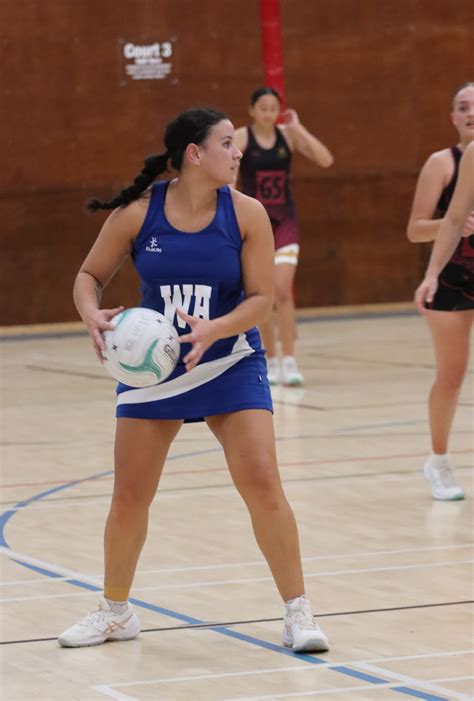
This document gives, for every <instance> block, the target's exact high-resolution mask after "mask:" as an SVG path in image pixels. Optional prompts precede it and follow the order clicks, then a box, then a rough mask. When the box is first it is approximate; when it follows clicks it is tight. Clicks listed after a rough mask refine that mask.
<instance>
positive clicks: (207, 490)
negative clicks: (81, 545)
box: [0, 449, 472, 511]
mask: <svg viewBox="0 0 474 701" xmlns="http://www.w3.org/2000/svg"><path fill="white" fill-rule="evenodd" d="M469 452H470V449H469ZM218 469H219V470H220V468H218ZM457 470H458V471H459V470H472V467H471V466H470V465H458V466H457ZM210 471H213V470H210ZM108 472H110V471H107V472H104V473H103V475H107V474H108ZM202 472H203V473H204V472H206V471H205V470H203V471H202ZM389 475H392V476H395V477H401V476H404V475H405V476H406V475H408V476H410V475H411V476H416V475H419V470H386V471H384V472H354V473H348V474H336V475H322V476H318V477H295V478H292V477H286V478H283V480H282V481H283V484H285V485H295V484H302V483H308V482H327V481H333V480H342V479H365V478H376V479H381V478H382V477H387V476H389ZM165 476H166V475H165ZM90 479H91V478H90V477H85V478H83V479H79V480H73V481H72V482H75V483H76V482H87V481H88V480H90ZM102 479H103V477H102ZM72 482H70V483H69V484H72ZM222 489H227V490H230V491H231V492H233V493H234V492H235V486H234V485H233V484H232V482H230V481H229V482H226V483H225V484H206V485H202V486H201V485H194V486H192V487H171V488H166V487H164V488H163V487H162V488H160V489H159V490H158V492H157V498H161V499H167V498H175V497H177V496H178V495H179V496H183V495H186V494H190V495H191V496H193V494H192V493H193V492H199V493H200V495H202V494H208V495H212V494H214V490H222ZM50 491H51V492H54V491H57V490H53V489H52V490H50ZM111 495H112V493H111V492H107V493H105V494H96V495H94V498H91V497H88V496H84V495H76V496H72V497H71V496H69V497H52V498H48V499H46V500H45V501H44V502H40V503H39V504H35V503H32V504H30V505H29V506H30V509H34V510H35V509H40V510H41V509H49V508H58V509H61V508H68V507H69V506H70V505H73V506H84V505H87V506H89V505H97V504H99V505H103V504H102V502H101V501H97V499H110V497H111ZM79 500H80V503H79ZM66 501H67V503H65V502H66ZM15 503H16V502H15V501H14V500H5V501H0V505H4V506H8V505H10V504H15ZM22 508H23V505H21V506H18V505H16V506H11V507H10V511H21V509H22Z"/></svg>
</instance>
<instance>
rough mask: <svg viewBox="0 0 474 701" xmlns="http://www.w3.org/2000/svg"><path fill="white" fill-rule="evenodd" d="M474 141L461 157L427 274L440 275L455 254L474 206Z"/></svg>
mask: <svg viewBox="0 0 474 701" xmlns="http://www.w3.org/2000/svg"><path fill="white" fill-rule="evenodd" d="M473 183H474V143H472V144H470V145H469V146H468V148H467V149H466V151H465V153H464V156H463V157H462V159H461V163H460V166H459V176H458V181H457V184H456V189H455V190H454V194H453V198H452V200H451V204H450V205H449V209H448V211H447V212H446V216H445V217H444V219H443V220H442V222H441V225H440V227H439V231H438V236H437V237H436V241H435V244H434V246H433V250H432V252H431V257H430V262H429V264H428V268H427V271H426V276H427V277H428V276H430V275H433V276H434V275H436V277H437V276H438V275H439V273H440V272H441V270H442V269H443V268H444V266H445V265H446V263H447V262H448V261H449V259H450V258H451V256H452V255H453V253H454V251H455V249H456V246H457V245H458V243H459V241H460V239H461V236H462V234H463V227H464V224H465V222H466V220H467V219H468V217H469V215H470V212H471V209H472V207H474V185H473Z"/></svg>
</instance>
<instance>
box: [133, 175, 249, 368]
mask: <svg viewBox="0 0 474 701" xmlns="http://www.w3.org/2000/svg"><path fill="white" fill-rule="evenodd" d="M169 183H170V181H160V182H157V183H155V184H154V185H153V187H152V192H151V198H150V203H149V206H148V211H147V214H146V217H145V221H144V222H143V225H142V227H141V229H140V232H139V233H138V235H137V237H136V239H135V241H134V243H133V250H132V260H133V262H134V265H135V267H136V269H137V272H138V274H139V276H140V280H141V293H142V299H141V302H140V306H142V307H147V308H149V309H155V310H156V311H158V312H161V313H162V314H164V315H165V316H166V317H167V318H168V319H169V320H170V321H171V322H172V324H173V325H174V326H175V328H176V330H177V331H178V334H179V335H183V334H186V333H189V331H190V329H189V326H188V325H187V324H186V322H184V321H183V320H182V319H180V318H179V317H178V316H177V314H176V308H177V307H180V308H181V309H184V311H185V312H187V313H188V314H191V315H192V316H198V317H201V318H203V319H215V318H217V317H220V316H223V315H224V314H228V313H229V312H231V311H232V310H233V309H235V307H236V306H237V305H238V304H240V302H242V301H243V299H244V298H245V295H244V290H243V284H242V269H241V263H240V252H241V249H242V237H241V234H240V230H239V226H238V223H237V218H236V215H235V211H234V205H233V202H232V195H231V191H230V188H229V187H228V186H225V187H221V188H219V189H218V190H217V205H216V213H215V216H214V219H213V220H212V221H211V223H210V224H209V225H208V226H206V227H205V228H204V229H202V230H201V231H197V232H195V233H185V232H183V231H179V230H178V229H175V228H174V227H173V226H172V225H171V224H170V223H169V222H168V220H167V219H166V216H165V212H164V204H165V198H166V192H167V190H168V186H169ZM244 348H245V349H246V351H245V354H246V355H247V354H248V353H249V352H255V351H260V352H261V343H260V334H259V333H258V330H257V329H256V328H255V327H254V328H252V329H250V330H249V331H247V332H246V333H245V334H240V336H232V337H229V338H223V339H220V340H218V341H216V342H215V343H214V344H213V345H212V346H211V347H210V348H208V350H207V351H206V353H205V354H204V355H203V357H202V358H201V360H200V363H199V364H202V363H206V362H208V361H213V360H216V359H218V358H223V357H225V356H228V355H231V354H233V353H237V354H240V353H242V351H243V350H244ZM189 350H190V344H182V346H181V352H180V360H179V363H178V367H177V368H176V370H175V372H174V373H173V374H172V375H171V376H170V378H169V379H172V378H173V377H175V376H176V373H177V372H178V373H180V372H182V371H183V369H184V365H183V362H182V358H183V356H185V355H186V353H188V352H189Z"/></svg>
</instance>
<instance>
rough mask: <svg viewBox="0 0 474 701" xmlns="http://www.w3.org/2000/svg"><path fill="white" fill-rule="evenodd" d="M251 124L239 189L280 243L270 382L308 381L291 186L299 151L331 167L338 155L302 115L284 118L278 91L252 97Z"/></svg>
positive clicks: (242, 142)
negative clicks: (301, 351) (301, 364)
mask: <svg viewBox="0 0 474 701" xmlns="http://www.w3.org/2000/svg"><path fill="white" fill-rule="evenodd" d="M249 111H250V116H251V117H252V122H253V123H252V125H251V126H249V127H240V128H239V129H237V130H236V132H235V144H236V146H237V147H238V148H239V149H240V150H241V151H242V153H243V156H242V160H241V163H240V188H241V190H242V192H244V193H245V194H246V195H250V196H251V197H255V198H256V199H258V200H259V202H261V203H262V204H263V206H264V207H265V209H266V210H267V214H268V216H269V217H270V221H271V224H272V229H273V236H274V246H275V312H276V318H277V322H278V330H279V337H280V343H281V351H282V357H281V360H280V359H279V357H278V354H277V348H276V338H275V327H274V318H273V314H270V315H269V316H268V318H267V319H265V320H264V321H263V322H261V323H260V326H259V328H260V331H261V333H262V338H263V343H264V345H265V348H266V351H267V362H268V379H269V380H270V384H278V383H279V382H282V383H283V384H285V385H301V384H303V375H302V373H301V372H300V370H299V368H298V364H297V361H296V357H295V305H294V298H293V281H294V277H295V272H296V266H297V265H298V257H299V248H300V247H299V232H298V222H297V218H296V210H295V205H294V202H293V196H292V193H291V189H290V172H291V161H292V154H293V152H294V151H296V152H298V153H300V154H302V155H303V156H306V158H309V159H310V160H311V161H313V162H314V163H316V164H317V165H319V166H321V167H322V168H328V167H329V166H331V165H332V164H333V162H334V159H333V157H332V155H331V153H330V152H329V150H328V149H327V148H326V146H325V145H324V144H323V143H321V141H319V139H317V138H316V137H315V136H313V134H310V132H309V131H308V130H307V129H305V127H304V126H303V125H302V124H301V122H300V120H299V118H298V114H297V113H296V112H295V110H293V109H287V110H285V111H284V112H283V114H282V115H281V116H282V118H283V123H282V124H277V122H278V120H279V118H280V112H281V103H280V97H279V95H278V93H277V92H276V90H274V89H273V88H269V87H264V88H259V89H258V90H255V92H253V93H252V95H251V97H250V109H249Z"/></svg>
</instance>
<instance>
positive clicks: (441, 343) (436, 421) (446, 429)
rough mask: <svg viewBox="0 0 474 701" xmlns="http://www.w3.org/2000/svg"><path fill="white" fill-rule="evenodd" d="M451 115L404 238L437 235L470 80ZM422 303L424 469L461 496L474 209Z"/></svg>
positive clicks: (471, 90)
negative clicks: (459, 441)
mask: <svg viewBox="0 0 474 701" xmlns="http://www.w3.org/2000/svg"><path fill="white" fill-rule="evenodd" d="M451 118H452V121H453V124H454V126H455V127H456V129H457V131H458V133H459V142H458V143H457V145H456V146H451V148H445V149H443V150H442V151H437V152H436V153H433V154H431V156H430V157H429V158H428V160H427V161H426V163H425V165H424V166H423V169H422V171H421V173H420V177H419V179H418V184H417V188H416V193H415V199H414V202H413V208H412V212H411V216H410V221H409V223H408V232H407V234H408V238H409V239H410V241H413V242H423V241H435V240H437V237H438V231H439V230H440V225H441V222H442V221H443V217H444V216H445V214H446V212H447V210H448V207H449V203H450V201H451V197H452V196H453V193H454V190H455V186H456V181H457V178H458V169H459V162H460V160H461V156H462V154H463V152H464V151H465V149H466V148H467V147H468V145H469V144H470V143H471V142H472V141H474V83H467V84H466V85H463V86H462V87H461V88H459V90H457V92H456V94H455V95H454V103H453V111H452V113H451ZM471 177H472V175H471ZM426 307H427V308H426V309H425V317H426V320H427V323H428V326H429V329H430V331H431V335H432V338H433V344H434V350H435V356H436V379H435V382H434V384H433V387H432V388H431V393H430V399H429V413H430V426H431V444H432V453H431V455H430V457H429V458H428V460H427V461H426V463H425V465H424V473H425V477H426V478H427V479H428V481H429V482H430V485H431V493H432V496H433V498H434V499H442V500H453V499H463V498H464V492H463V490H462V489H461V487H460V486H459V485H458V484H457V482H456V479H455V476H454V471H453V466H452V463H451V461H450V459H449V456H448V440H449V434H450V431H451V424H452V421H453V418H454V414H455V411H456V408H457V404H458V398H459V392H460V389H461V386H462V382H463V379H464V375H465V373H466V368H467V364H468V359H469V342H470V334H471V328H472V322H473V319H474V211H471V213H470V214H469V216H468V217H467V220H466V221H465V222H464V226H463V235H462V238H461V239H460V241H459V244H458V245H457V247H456V250H455V251H454V253H453V255H452V256H451V258H450V260H449V261H448V263H447V264H446V265H445V267H444V268H443V270H442V271H441V273H440V275H439V280H438V288H437V292H436V294H435V295H434V298H433V299H432V300H431V301H430V303H429V304H427V305H426Z"/></svg>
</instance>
